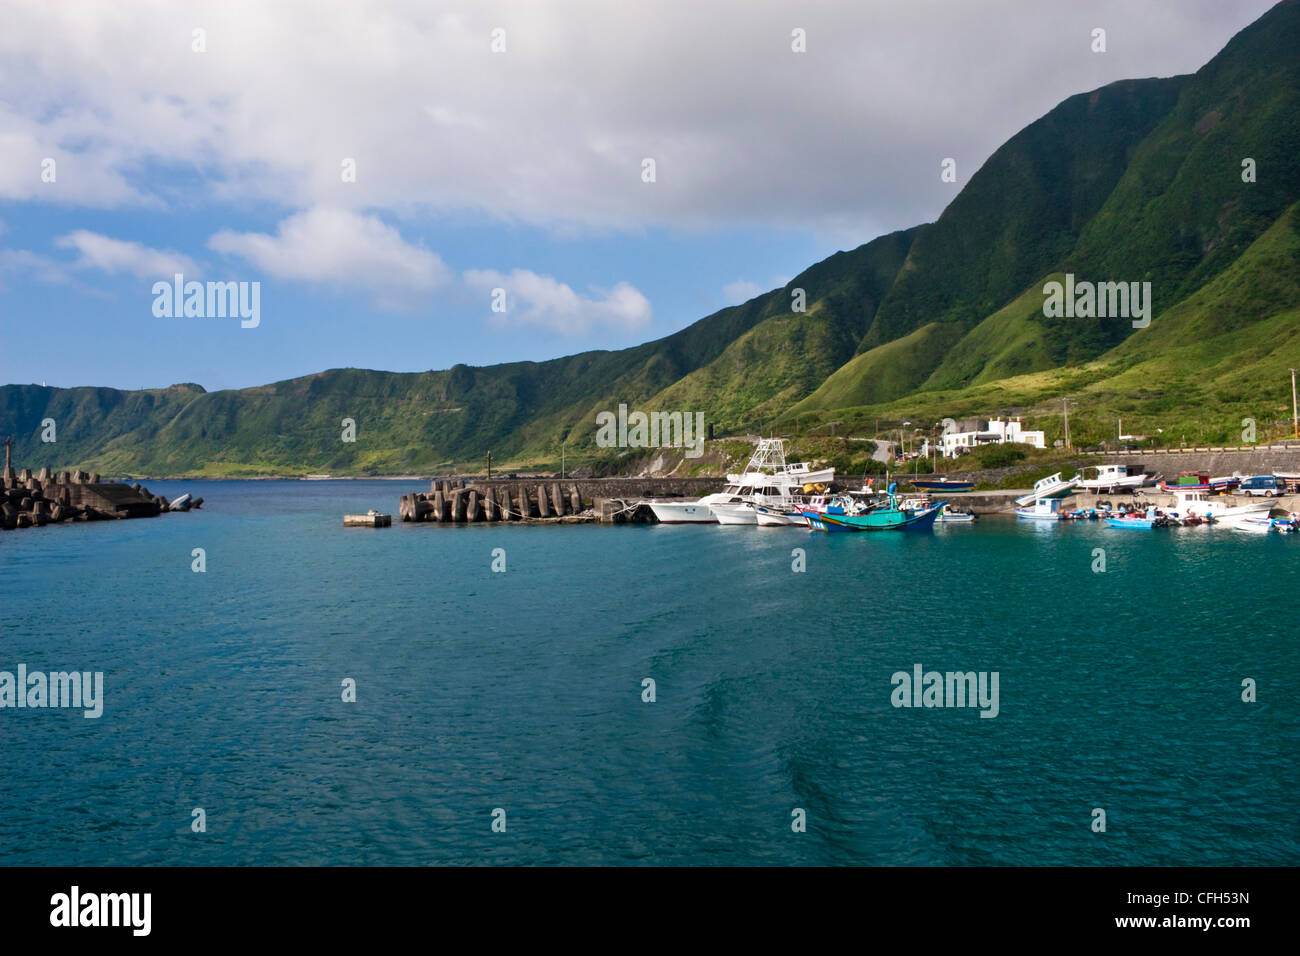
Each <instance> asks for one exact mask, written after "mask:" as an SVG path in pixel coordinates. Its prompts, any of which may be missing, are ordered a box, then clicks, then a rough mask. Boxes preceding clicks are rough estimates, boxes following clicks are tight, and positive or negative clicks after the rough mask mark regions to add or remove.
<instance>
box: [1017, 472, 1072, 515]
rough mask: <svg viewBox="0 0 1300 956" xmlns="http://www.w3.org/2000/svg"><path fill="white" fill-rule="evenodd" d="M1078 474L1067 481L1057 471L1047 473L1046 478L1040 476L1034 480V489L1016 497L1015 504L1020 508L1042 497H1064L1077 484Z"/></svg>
mask: <svg viewBox="0 0 1300 956" xmlns="http://www.w3.org/2000/svg"><path fill="white" fill-rule="evenodd" d="M1079 481H1080V479H1079V476H1078V475H1075V476H1074V477H1073V478H1071V479H1070V480H1069V481H1065V480H1064V479H1062V478H1061V473H1060V472H1059V471H1058V472H1057V473H1056V474H1054V475H1048V476H1047V477H1046V478H1040V479H1038V480H1037V481H1035V482H1034V490H1033V491H1031V492H1030V493H1029V494H1027V495H1021V496H1020V497H1019V498H1017V499H1016V504H1018V505H1020V506H1021V507H1022V508H1025V507H1028V506H1029V505H1031V504H1033V503H1034V502H1036V501H1039V500H1040V499H1043V498H1064V497H1065V496H1066V495H1069V494H1071V493H1072V492H1073V491H1074V489H1075V488H1076V487H1077V486H1078V484H1079Z"/></svg>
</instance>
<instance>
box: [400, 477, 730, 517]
mask: <svg viewBox="0 0 1300 956" xmlns="http://www.w3.org/2000/svg"><path fill="white" fill-rule="evenodd" d="M725 481H726V479H725V478H582V479H566V480H559V479H555V478H550V479H547V478H532V479H515V478H505V479H501V478H493V479H470V480H466V479H463V478H456V479H453V478H447V479H434V480H433V482H431V483H430V486H429V490H428V492H413V493H411V494H407V495H402V496H401V498H400V499H399V500H398V509H397V510H398V515H399V518H400V520H401V521H436V522H446V523H451V524H469V523H474V522H479V521H551V522H553V521H562V522H568V523H576V522H582V521H615V520H618V518H619V516H624V517H626V516H628V515H631V514H633V513H634V510H635V509H633V508H632V505H633V503H634V502H636V501H638V500H640V499H642V498H662V497H693V498H698V497H701V496H703V495H706V494H709V493H710V492H712V491H717V490H719V489H720V488H721V487H722V486H723V484H724V483H725Z"/></svg>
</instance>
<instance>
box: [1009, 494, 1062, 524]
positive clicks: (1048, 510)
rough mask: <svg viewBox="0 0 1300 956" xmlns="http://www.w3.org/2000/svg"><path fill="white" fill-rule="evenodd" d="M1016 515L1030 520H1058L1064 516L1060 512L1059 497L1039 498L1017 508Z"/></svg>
mask: <svg viewBox="0 0 1300 956" xmlns="http://www.w3.org/2000/svg"><path fill="white" fill-rule="evenodd" d="M1016 517H1017V518H1026V519H1029V520H1031V521H1060V520H1061V518H1063V517H1064V515H1063V514H1062V513H1061V499H1060V498H1039V499H1038V500H1037V501H1035V502H1034V503H1033V504H1032V505H1028V506H1024V507H1020V508H1017V509H1016Z"/></svg>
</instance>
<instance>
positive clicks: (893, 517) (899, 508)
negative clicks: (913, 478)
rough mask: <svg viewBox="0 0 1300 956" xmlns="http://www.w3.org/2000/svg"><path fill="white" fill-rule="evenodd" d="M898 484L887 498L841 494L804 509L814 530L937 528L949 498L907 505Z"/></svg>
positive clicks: (890, 489)
mask: <svg viewBox="0 0 1300 956" xmlns="http://www.w3.org/2000/svg"><path fill="white" fill-rule="evenodd" d="M897 487H898V486H897V485H896V484H892V483H891V484H890V486H889V490H888V492H887V493H886V495H885V497H884V499H882V500H879V501H875V502H865V501H857V500H854V499H853V498H852V497H851V496H849V495H840V496H837V497H836V498H835V499H833V500H832V501H831V502H830V503H828V504H825V505H822V506H820V508H818V507H817V506H815V505H808V506H804V507H801V508H800V511H801V512H802V514H803V516H804V517H805V518H806V519H807V520H808V527H809V528H811V529H812V530H814V531H900V530H904V529H906V530H918V531H919V530H924V529H926V528H930V527H933V525H934V522H935V519H937V518H938V517H939V512H940V510H941V509H942V508H943V506H944V505H945V504H947V502H946V501H940V502H938V503H937V504H931V505H928V506H926V507H923V508H915V507H905V505H906V504H907V502H902V501H900V500H899V497H898V494H897Z"/></svg>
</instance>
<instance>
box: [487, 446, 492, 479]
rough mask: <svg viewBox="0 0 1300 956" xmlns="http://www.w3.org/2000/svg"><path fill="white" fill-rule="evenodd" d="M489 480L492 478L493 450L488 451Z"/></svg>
mask: <svg viewBox="0 0 1300 956" xmlns="http://www.w3.org/2000/svg"><path fill="white" fill-rule="evenodd" d="M487 480H488V481H491V480H492V452H488V476H487Z"/></svg>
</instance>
